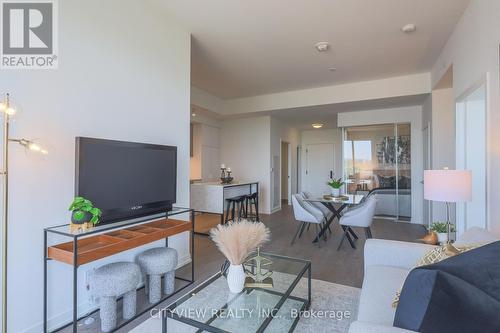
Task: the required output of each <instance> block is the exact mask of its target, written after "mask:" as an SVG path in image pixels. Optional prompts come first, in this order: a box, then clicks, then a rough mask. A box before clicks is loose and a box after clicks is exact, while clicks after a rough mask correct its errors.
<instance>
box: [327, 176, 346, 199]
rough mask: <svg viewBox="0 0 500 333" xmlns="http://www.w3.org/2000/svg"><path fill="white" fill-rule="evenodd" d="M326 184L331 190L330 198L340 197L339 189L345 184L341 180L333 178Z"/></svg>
mask: <svg viewBox="0 0 500 333" xmlns="http://www.w3.org/2000/svg"><path fill="white" fill-rule="evenodd" d="M327 184H328V186H330V187H331V188H332V196H334V197H338V196H340V188H341V187H342V186H343V185H344V184H345V182H344V181H343V180H342V178H339V179H335V178H334V179H330V180H329V181H328V183H327Z"/></svg>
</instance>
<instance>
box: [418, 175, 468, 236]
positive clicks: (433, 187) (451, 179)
mask: <svg viewBox="0 0 500 333" xmlns="http://www.w3.org/2000/svg"><path fill="white" fill-rule="evenodd" d="M424 198H425V199H427V200H432V201H439V202H445V203H446V232H447V242H448V244H449V243H451V237H450V236H451V221H450V205H451V203H452V202H455V203H456V202H466V201H471V199H472V173H471V171H470V170H449V169H448V168H445V169H442V170H425V171H424Z"/></svg>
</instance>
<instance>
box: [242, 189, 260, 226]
mask: <svg viewBox="0 0 500 333" xmlns="http://www.w3.org/2000/svg"><path fill="white" fill-rule="evenodd" d="M253 207H254V208H255V213H254V212H253V209H252V208H253ZM249 209H250V210H249ZM245 212H246V214H245V217H246V218H248V219H251V220H253V221H259V193H258V192H254V193H252V194H248V195H246V196H245Z"/></svg>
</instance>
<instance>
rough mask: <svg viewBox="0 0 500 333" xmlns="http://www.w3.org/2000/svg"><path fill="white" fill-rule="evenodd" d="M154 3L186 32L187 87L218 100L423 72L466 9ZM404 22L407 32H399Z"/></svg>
mask: <svg viewBox="0 0 500 333" xmlns="http://www.w3.org/2000/svg"><path fill="white" fill-rule="evenodd" d="M153 1H157V2H160V3H161V5H162V6H164V7H165V8H167V10H168V11H169V12H170V13H171V14H172V15H173V16H174V17H175V19H177V20H178V21H179V22H180V23H181V24H182V25H183V26H185V27H186V28H187V29H188V31H190V32H191V33H192V70H191V72H192V74H191V75H192V78H191V79H192V84H193V85H194V86H196V87H198V88H200V89H203V90H205V91H207V92H209V93H211V94H214V95H216V96H218V97H221V98H224V99H231V98H238V97H248V96H255V95H261V94H268V93H275V92H282V91H289V90H297V89H305V88H313V87H321V86H329V85H335V84H341V83H347V82H356V81H363V80H372V79H380V78H387V77H391V76H398V75H406V74H414V73H422V72H427V71H429V70H430V69H431V67H432V65H433V64H434V62H435V61H436V59H437V57H438V55H439V53H440V51H441V49H442V47H443V46H444V44H445V42H446V40H447V39H448V36H449V35H450V33H451V32H452V31H453V28H454V26H455V24H456V23H457V21H458V20H459V18H460V16H461V15H462V13H463V11H464V10H465V8H466V7H467V5H468V3H469V0H438V1H436V0H377V1H373V0H252V1H249V0H239V1H235V0H210V1H200V0H153ZM408 23H414V24H416V25H417V31H416V32H414V33H413V34H409V35H407V34H404V33H402V32H401V30H400V29H401V27H402V26H403V25H405V24H408ZM318 41H328V42H329V43H330V44H331V49H330V50H329V51H327V52H325V53H319V52H317V51H316V49H315V48H314V44H315V43H316V42H318ZM330 67H336V68H337V70H336V71H334V72H332V71H330V70H329V68H330Z"/></svg>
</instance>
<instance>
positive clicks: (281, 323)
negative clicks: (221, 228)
mask: <svg viewBox="0 0 500 333" xmlns="http://www.w3.org/2000/svg"><path fill="white" fill-rule="evenodd" d="M275 274H280V277H279V279H275V281H279V283H276V282H275V286H274V289H275V290H278V291H284V290H285V289H286V287H287V286H288V285H289V281H287V280H288V279H292V278H293V277H292V276H290V277H287V276H286V275H287V274H283V273H277V272H275ZM227 289H228V288H227V284H226V280H225V278H219V279H218V280H216V281H214V282H213V283H212V284H211V285H209V286H208V287H206V288H205V289H203V290H201V291H200V292H199V293H198V294H197V295H196V297H195V298H191V299H190V300H188V301H186V302H185V303H183V304H182V305H181V306H180V307H178V311H180V312H179V314H185V315H187V314H188V312H182V311H183V310H185V311H188V309H195V308H196V309H206V310H207V311H198V312H196V313H194V312H189V314H190V317H191V318H193V316H196V318H197V319H198V320H202V319H208V318H210V316H211V312H210V310H211V309H213V308H216V307H217V308H219V307H221V306H223V305H224V304H226V303H227V302H228V301H229V302H230V304H229V306H228V309H230V310H234V312H232V313H231V314H233V315H236V317H237V318H234V317H233V318H232V320H224V319H216V320H219V322H218V323H217V327H219V328H221V329H224V330H226V331H229V332H238V333H240V332H255V330H256V328H258V327H259V326H260V323H261V320H263V319H261V316H254V315H249V314H248V313H245V312H244V311H242V310H241V309H247V308H256V305H257V307H259V306H260V305H262V304H273V303H272V302H273V301H275V299H273V297H276V296H274V295H272V294H269V293H265V292H256V293H255V294H254V296H255V297H247V298H246V300H245V302H244V303H242V302H241V301H240V299H238V298H236V299H232V298H234V295H232V294H230V293H229V292H228V291H227ZM360 292H361V289H358V288H353V287H349V286H344V285H340V284H335V283H330V282H326V281H321V280H314V279H313V280H312V304H311V309H310V311H309V312H306V313H304V314H303V315H302V316H301V318H300V320H299V322H298V324H297V326H296V328H295V332H304V333H307V332H313V333H321V332H329V333H332V332H333V333H337V332H338V333H343V332H347V331H348V330H349V325H350V323H351V322H353V321H355V320H356V318H357V310H358V304H359V294H360ZM292 295H293V296H297V297H301V298H307V279H302V280H301V281H300V282H299V284H298V285H297V286H296V287H295V290H294V292H293V293H292ZM298 306H300V304H299V302H297V301H292V300H290V301H287V302H285V304H283V306H282V308H281V310H280V312H279V313H278V318H275V319H273V321H271V324H270V325H269V326H268V327H267V329H266V332H280V333H281V332H287V331H288V327H290V323H291V321H293V319H292V318H291V316H292V314H291V313H296V311H295V312H293V310H291V309H292V308H296V307H298ZM264 307H265V306H264ZM196 331H197V329H193V328H191V327H188V326H185V325H184V324H182V323H179V322H177V321H174V320H169V324H168V332H175V333H184V332H186V333H188V332H196ZM130 332H132V333H155V332H161V320H160V319H158V318H150V319H148V320H146V321H144V322H143V323H142V324H140V325H139V326H137V327H136V328H134V329H133V330H131V331H130Z"/></svg>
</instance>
